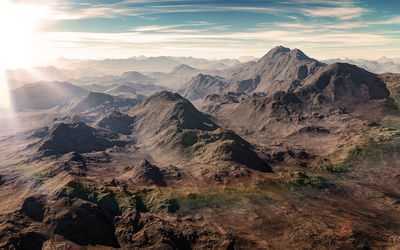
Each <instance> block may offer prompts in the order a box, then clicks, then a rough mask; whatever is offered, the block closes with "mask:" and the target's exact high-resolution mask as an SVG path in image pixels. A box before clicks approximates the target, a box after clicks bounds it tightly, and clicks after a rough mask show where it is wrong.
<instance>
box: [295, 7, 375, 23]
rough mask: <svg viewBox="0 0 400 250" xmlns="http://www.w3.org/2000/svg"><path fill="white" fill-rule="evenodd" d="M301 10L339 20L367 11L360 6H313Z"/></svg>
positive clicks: (357, 15) (312, 14)
mask: <svg viewBox="0 0 400 250" xmlns="http://www.w3.org/2000/svg"><path fill="white" fill-rule="evenodd" d="M302 11H303V12H304V13H305V14H307V15H310V16H313V17H334V18H338V19H340V20H349V19H353V18H357V17H360V16H361V15H363V14H364V13H367V12H368V10H367V9H365V8H360V7H337V8H314V9H302Z"/></svg>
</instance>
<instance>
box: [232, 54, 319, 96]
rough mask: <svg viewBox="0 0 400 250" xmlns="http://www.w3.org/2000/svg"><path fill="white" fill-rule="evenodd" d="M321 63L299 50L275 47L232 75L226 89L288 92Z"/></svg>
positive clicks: (315, 70) (246, 91) (298, 85)
mask: <svg viewBox="0 0 400 250" xmlns="http://www.w3.org/2000/svg"><path fill="white" fill-rule="evenodd" d="M323 66H324V64H323V63H320V62H318V61H317V60H315V59H312V58H310V57H308V56H307V55H305V54H304V53H303V52H302V51H301V50H299V49H293V50H290V49H289V48H285V47H282V46H277V47H275V48H273V49H272V50H270V51H269V52H268V53H267V54H266V55H264V56H263V57H262V58H261V59H260V60H259V61H258V62H257V63H256V64H254V65H252V66H250V67H249V68H247V69H245V70H243V71H241V72H239V73H237V74H235V75H233V77H232V78H231V79H230V82H231V84H232V85H231V87H230V90H232V91H235V92H245V93H249V92H267V93H274V92H277V91H289V92H292V91H294V90H295V89H297V88H298V87H300V86H302V84H303V82H304V80H305V79H307V78H308V77H309V76H310V75H313V74H314V73H315V72H317V71H319V70H320V69H321V68H323Z"/></svg>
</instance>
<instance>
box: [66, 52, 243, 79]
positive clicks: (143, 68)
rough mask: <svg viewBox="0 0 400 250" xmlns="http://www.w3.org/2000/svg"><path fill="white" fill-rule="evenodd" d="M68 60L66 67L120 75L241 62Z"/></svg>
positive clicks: (134, 59) (184, 59) (182, 58)
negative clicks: (182, 65)
mask: <svg viewBox="0 0 400 250" xmlns="http://www.w3.org/2000/svg"><path fill="white" fill-rule="evenodd" d="M66 62H68V60H65V59H63V60H62V64H61V65H63V67H65V68H66V69H79V68H90V69H95V70H98V71H101V72H104V73H105V74H113V75H120V74H122V73H123V72H125V71H139V72H154V71H158V72H164V73H168V72H171V71H172V70H173V69H174V68H175V67H177V66H179V65H181V64H186V65H190V67H194V68H197V69H201V70H205V69H213V70H215V69H218V70H222V69H224V68H227V67H231V66H234V65H236V64H239V63H240V61H239V60H235V59H222V60H207V59H202V58H194V57H170V56H159V57H131V58H127V59H105V60H81V61H73V60H71V63H70V64H66Z"/></svg>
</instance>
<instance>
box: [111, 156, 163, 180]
mask: <svg viewBox="0 0 400 250" xmlns="http://www.w3.org/2000/svg"><path fill="white" fill-rule="evenodd" d="M118 179H119V180H126V181H129V182H133V183H135V184H136V185H137V184H142V185H145V186H148V185H157V186H166V183H165V181H164V177H163V174H162V173H161V171H160V169H159V168H158V167H157V166H155V165H152V164H151V163H150V162H148V161H147V160H142V161H140V162H138V163H136V164H134V165H133V166H129V167H126V168H125V169H124V172H123V174H122V175H121V176H120V177H119V178H118Z"/></svg>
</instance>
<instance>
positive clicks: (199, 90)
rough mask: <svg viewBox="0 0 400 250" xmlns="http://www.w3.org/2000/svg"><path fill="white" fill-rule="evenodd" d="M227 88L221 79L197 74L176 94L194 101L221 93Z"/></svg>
mask: <svg viewBox="0 0 400 250" xmlns="http://www.w3.org/2000/svg"><path fill="white" fill-rule="evenodd" d="M227 86H228V84H227V83H226V82H225V79H224V78H222V77H219V76H211V75H203V74H198V75H197V76H195V77H193V78H192V79H191V80H190V81H189V82H187V83H186V84H185V85H184V87H183V88H181V89H180V90H179V91H178V93H180V94H181V95H182V96H183V97H185V98H187V99H189V100H190V101H196V100H199V99H203V98H204V97H206V96H207V95H211V94H220V93H223V91H224V90H225V89H226V88H227Z"/></svg>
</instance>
